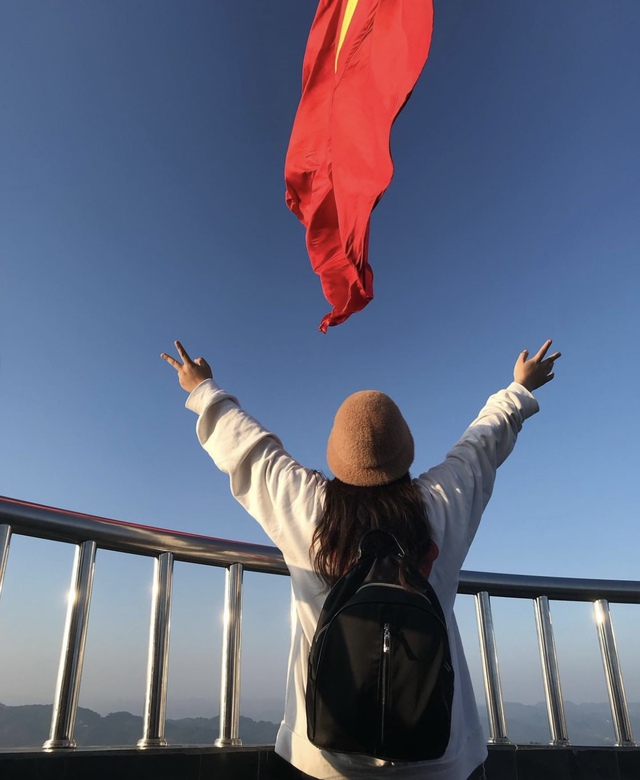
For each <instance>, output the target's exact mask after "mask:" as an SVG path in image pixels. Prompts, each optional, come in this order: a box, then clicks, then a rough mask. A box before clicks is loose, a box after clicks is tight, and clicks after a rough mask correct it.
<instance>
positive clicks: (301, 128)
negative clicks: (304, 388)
mask: <svg viewBox="0 0 640 780" xmlns="http://www.w3.org/2000/svg"><path fill="white" fill-rule="evenodd" d="M432 31H433V0H320V4H319V6H318V10H317V12H316V16H315V19H314V21H313V24H312V26H311V32H310V33H309V40H308V41H307V49H306V52H305V57H304V65H303V74H302V98H301V100H300V105H299V107H298V112H297V114H296V118H295V121H294V124H293V130H292V133H291V140H290V142H289V149H288V152H287V159H286V163H285V180H286V185H287V193H286V199H287V205H288V206H289V208H290V209H291V211H293V213H294V214H295V215H296V216H297V217H298V218H299V219H300V221H301V222H302V223H303V225H304V226H305V228H306V239H307V249H308V252H309V258H310V260H311V265H312V267H313V270H314V271H315V272H316V273H317V274H318V275H319V276H320V280H321V283H322V290H323V292H324V295H325V297H326V299H327V300H328V301H329V303H330V304H331V306H332V307H333V308H332V311H331V312H330V313H329V314H327V315H326V316H325V317H324V318H323V319H322V322H321V324H320V330H321V331H323V332H325V333H326V330H327V327H329V326H330V325H339V324H340V323H341V322H344V321H345V320H346V319H347V318H348V317H349V316H350V315H351V314H353V313H354V312H356V311H360V309H363V308H364V307H365V306H366V305H367V303H369V301H370V300H371V299H372V298H373V273H372V271H371V267H370V266H369V261H368V248H369V222H370V219H371V212H372V211H373V209H374V208H375V206H376V205H377V203H378V201H379V200H380V198H381V197H382V195H383V194H384V191H385V190H386V188H387V187H388V186H389V183H390V182H391V178H392V176H393V161H392V159H391V153H390V150H389V139H390V135H391V127H392V125H393V122H394V120H395V118H396V117H397V115H398V114H399V113H400V111H401V110H402V107H403V106H404V104H405V103H406V101H407V100H408V98H409V96H410V95H411V92H412V90H413V88H414V86H415V84H416V82H417V80H418V77H419V76H420V72H421V71H422V68H423V67H424V64H425V62H426V60H427V56H428V54H429V46H430V44H431V34H432Z"/></svg>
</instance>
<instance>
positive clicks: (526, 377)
mask: <svg viewBox="0 0 640 780" xmlns="http://www.w3.org/2000/svg"><path fill="white" fill-rule="evenodd" d="M550 346H551V339H547V341H545V342H544V344H543V345H542V346H541V347H540V349H539V350H538V352H537V353H536V354H535V355H534V357H532V358H531V359H528V358H529V350H528V349H525V350H524V351H523V352H521V353H520V354H519V355H518V359H517V360H516V365H515V367H514V369H513V378H514V379H515V381H516V382H519V383H520V384H521V385H523V387H526V388H527V390H528V391H529V392H530V393H532V392H533V391H534V390H537V388H538V387H542V385H546V384H547V382H550V381H551V380H552V379H553V377H554V376H555V374H554V373H553V364H554V362H555V361H556V360H557V359H558V358H559V357H560V352H554V353H553V354H552V355H549V357H545V355H546V354H547V352H548V350H549V347H550Z"/></svg>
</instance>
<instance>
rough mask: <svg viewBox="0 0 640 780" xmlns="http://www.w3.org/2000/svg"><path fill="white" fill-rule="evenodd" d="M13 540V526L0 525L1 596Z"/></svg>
mask: <svg viewBox="0 0 640 780" xmlns="http://www.w3.org/2000/svg"><path fill="white" fill-rule="evenodd" d="M10 541H11V526H10V525H6V524H3V525H0V596H1V595H2V583H3V582H4V573H5V571H6V570H7V560H8V558H9V542H10Z"/></svg>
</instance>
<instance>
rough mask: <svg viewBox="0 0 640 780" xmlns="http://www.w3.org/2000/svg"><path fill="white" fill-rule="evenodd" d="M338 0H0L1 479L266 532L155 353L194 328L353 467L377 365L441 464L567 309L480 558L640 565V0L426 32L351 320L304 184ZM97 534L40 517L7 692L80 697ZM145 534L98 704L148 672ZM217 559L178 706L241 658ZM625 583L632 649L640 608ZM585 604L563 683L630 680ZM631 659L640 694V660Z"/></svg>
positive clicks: (275, 674)
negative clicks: (609, 667) (72, 625)
mask: <svg viewBox="0 0 640 780" xmlns="http://www.w3.org/2000/svg"><path fill="white" fill-rule="evenodd" d="M314 10H315V8H314V3H313V2H311V0H304V2H293V1H291V2H285V1H284V0H281V2H279V3H275V4H274V3H263V2H258V0H243V1H242V2H237V0H236V1H234V2H231V1H230V0H228V1H227V0H222V1H221V2H216V3H211V2H205V1H204V0H191V2H190V3H187V4H185V3H178V2H177V1H176V0H171V1H168V0H153V2H151V0H137V1H136V2H135V3H131V2H125V1H124V0H109V1H108V2H107V1H106V0H92V2H89V3H87V2H79V1H78V0H65V1H64V2H62V1H60V0H58V1H52V2H47V3H44V2H35V0H5V2H4V3H2V6H1V7H0V74H1V76H0V104H1V105H2V107H3V109H2V112H3V121H2V122H1V123H0V149H2V154H1V155H0V215H1V220H0V252H1V257H2V286H1V290H0V296H1V298H0V302H1V310H0V326H1V331H0V333H1V341H0V398H1V401H2V406H1V410H2V411H1V413H2V435H1V438H0V493H1V494H4V495H8V496H12V497H16V498H21V499H24V500H28V501H34V502H39V503H44V504H50V505H54V506H59V507H64V508H68V509H74V510H79V511H85V512H89V513H92V514H97V515H103V516H107V517H115V518H119V519H123V520H128V521H131V522H141V523H146V524H152V525H159V526H165V527H169V528H175V529H181V530H190V531H193V532H197V533H205V534H211V535H215V536H221V537H229V538H236V539H243V540H251V541H256V542H266V541H267V540H266V537H265V536H264V534H263V533H262V531H261V530H260V529H259V528H258V527H257V525H256V524H255V523H254V522H253V521H252V520H251V519H250V518H248V517H247V516H246V515H245V514H244V513H243V511H242V510H241V509H240V508H238V507H237V506H236V505H235V504H234V502H233V500H232V499H231V497H230V495H229V493H228V488H227V485H226V480H225V478H224V477H223V476H222V475H219V474H217V473H216V471H215V469H214V468H213V466H212V464H211V463H210V461H208V459H207V457H206V456H205V455H204V453H203V452H202V451H201V450H200V449H199V447H198V445H197V441H196V439H195V436H194V432H193V427H194V423H195V418H194V417H193V415H192V414H191V413H190V412H187V411H186V410H184V408H183V403H184V400H185V395H184V393H183V391H182V390H181V389H180V387H179V386H178V384H177V382H176V380H175V376H174V374H173V372H172V371H171V370H170V369H169V368H168V367H167V366H166V365H165V364H164V362H163V361H161V360H160V358H159V354H160V352H162V351H165V350H168V349H170V348H171V345H172V342H173V340H174V339H175V338H180V339H181V340H182V341H183V343H184V344H185V346H186V347H187V348H188V349H189V350H190V351H191V353H192V354H193V355H204V356H206V357H207V358H208V360H209V362H210V363H211V365H212V366H213V369H214V373H215V376H216V378H217V379H218V381H219V382H220V383H221V384H222V385H223V386H225V387H226V388H228V389H229V390H231V391H233V392H234V393H235V394H237V395H238V397H239V398H240V399H241V401H242V403H243V404H244V406H245V407H246V408H247V409H249V410H250V411H251V412H252V413H253V414H254V415H255V416H256V417H258V419H260V420H261V421H263V422H264V423H265V424H266V425H268V426H270V427H271V428H272V429H273V430H274V431H275V432H276V433H278V435H280V437H281V438H282V439H283V441H284V442H285V445H286V446H287V447H288V449H289V450H290V452H291V453H292V454H293V455H294V456H295V457H297V458H298V459H299V460H300V461H302V462H303V463H305V465H308V466H310V467H314V468H320V469H325V468H326V462H325V458H324V449H325V444H326V436H327V433H328V430H329V427H330V424H331V420H332V417H333V414H334V412H335V409H336V408H337V406H338V405H339V403H340V401H341V400H342V399H343V398H344V397H345V396H346V395H347V394H348V393H350V392H352V391H354V390H357V389H362V388H369V387H375V388H379V389H381V390H384V391H386V392H388V393H389V394H390V395H392V396H393V397H394V398H395V399H396V400H397V402H398V404H399V405H400V407H401V408H402V410H403V411H404V413H405V416H406V418H407V420H408V422H409V424H410V425H411V427H412V429H413V431H414V434H415V438H416V444H417V452H416V470H417V471H420V470H423V469H426V468H428V467H429V466H430V465H432V464H433V463H435V462H437V461H439V460H440V459H442V457H443V456H444V454H445V453H446V451H447V449H448V448H449V447H450V446H451V444H453V442H454V441H455V440H456V438H457V437H458V436H459V434H460V433H461V432H462V431H463V430H464V427H465V426H466V424H467V423H468V422H469V421H470V420H471V419H473V417H474V416H475V413H476V412H477V410H478V409H479V408H480V406H481V405H482V404H483V402H484V400H485V399H486V397H487V396H488V395H489V394H490V393H491V392H493V391H495V390H497V389H499V388H500V387H502V386H504V385H506V384H507V383H508V382H509V381H510V379H511V371H512V366H513V363H514V361H515V358H516V356H517V354H518V352H519V351H520V350H522V349H524V348H525V347H527V348H529V349H532V350H533V349H535V348H537V347H538V345H539V344H540V343H541V342H542V341H543V340H544V339H545V338H547V337H552V338H553V339H554V347H556V348H558V349H560V350H561V351H562V352H563V358H562V360H561V361H560V362H559V363H558V365H557V371H556V373H557V379H556V380H555V381H554V382H553V384H552V385H550V386H547V387H544V388H542V389H541V390H540V391H539V393H538V397H539V399H540V402H541V407H542V411H541V413H540V415H538V416H537V417H536V418H534V419H533V420H531V421H530V422H529V423H527V426H526V429H525V430H524V431H523V434H522V438H521V440H520V441H519V443H518V446H517V448H516V452H515V453H514V455H513V456H512V458H511V459H510V460H509V461H508V462H507V463H506V464H505V466H504V467H503V469H502V470H501V473H500V475H499V478H498V482H497V487H496V493H495V495H494V498H493V499H492V502H491V504H490V506H489V509H488V510H487V512H486V515H485V519H484V522H483V525H482V527H481V530H480V532H479V534H478V537H477V540H476V542H475V544H474V546H473V548H472V550H471V552H470V555H469V557H468V559H467V562H466V568H469V569H480V570H487V571H508V572H522V573H532V574H549V575H564V576H578V577H606V578H622V579H640V577H639V576H638V568H637V550H638V548H639V546H640V530H639V528H638V520H637V518H638V513H637V495H636V494H637V490H636V485H637V470H638V463H639V457H638V456H639V455H640V452H639V449H640V448H639V444H638V442H639V441H640V437H639V436H638V434H639V432H640V430H639V425H638V418H637V413H636V404H637V398H638V386H639V384H640V371H639V367H638V365H639V364H638V359H637V356H636V339H637V334H638V324H639V323H638V320H639V317H638V305H637V300H636V298H637V289H638V282H639V281H640V279H639V276H640V273H639V271H638V258H639V256H640V219H639V216H640V208H639V207H640V175H639V171H640V166H639V161H638V141H637V139H638V138H639V137H640V104H639V101H638V99H637V96H638V93H639V87H640V53H639V51H638V47H637V36H636V30H637V29H638V23H640V6H638V4H637V2H635V0H618V2H616V3H611V2H606V1H605V0H588V1H587V2H585V1H584V0H564V2H562V3H557V2H552V1H551V0H541V1H540V2H538V3H535V4H532V3H525V2H524V1H523V0H516V1H515V2H514V0H496V1H495V2H492V3H488V2H475V1H474V2H472V0H447V2H444V1H443V0H436V20H435V31H434V38H433V44H432V49H431V54H430V58H429V61H428V63H427V66H426V68H425V71H424V73H423V75H422V78H421V80H420V82H419V84H418V86H417V88H416V90H415V92H414V95H413V97H412V99H411V101H410V102H409V104H408V105H407V107H406V109H405V110H404V112H403V114H402V115H401V116H400V118H399V120H398V122H397V123H396V126H395V128H394V132H393V137H392V149H393V155H394V160H395V166H396V174H395V178H394V181H393V183H392V185H391V187H390V189H389V191H388V192H387V194H386V195H385V197H384V199H383V200H382V202H381V204H380V205H379V207H378V208H377V209H376V211H375V213H374V216H373V221H372V236H371V253H370V255H371V257H370V259H371V263H372V266H373V270H374V274H375V290H376V297H375V299H374V301H373V302H372V303H371V304H370V305H369V306H368V307H367V308H366V309H365V310H364V311H363V312H361V313H359V314H357V315H355V316H353V317H352V318H351V319H350V320H349V321H348V322H347V323H345V324H344V325H341V326H339V327H337V328H333V329H331V330H330V332H329V333H328V334H327V335H326V336H323V335H321V334H319V333H318V332H317V330H316V328H317V325H318V322H319V320H320V318H321V317H322V315H323V314H324V313H325V312H326V311H327V304H326V302H325V301H324V299H323V297H322V294H321V290H320V284H319V280H318V279H317V277H315V275H314V274H313V273H312V271H311V268H310V265H309V262H308V259H307V257H306V254H305V248H304V235H303V229H302V227H301V226H300V225H299V224H298V222H297V220H296V219H295V217H294V216H293V215H292V214H291V213H289V212H288V210H287V209H286V207H285V205H284V197H283V196H284V183H283V164H284V155H285V152H286V147H287V142H288V135H289V132H290V129H291V124H292V121H293V117H294V114H295V110H296V106H297V101H298V99H299V92H300V73H301V60H302V55H303V52H304V45H305V42H306V36H307V32H308V28H309V25H310V23H311V20H312V17H313V13H314ZM70 560H71V551H70V550H67V549H66V548H64V549H58V548H55V549H54V548H53V546H52V545H49V544H46V543H44V542H35V541H30V540H24V539H18V538H16V539H14V542H13V543H12V556H11V557H10V561H9V567H8V572H7V579H6V583H5V592H4V593H3V597H2V603H1V604H0V634H2V635H3V636H4V637H11V638H10V639H9V640H8V641H7V642H5V641H3V643H0V644H1V646H0V660H1V661H2V663H0V669H2V672H1V673H0V674H1V675H4V677H2V676H0V701H5V702H6V703H18V702H19V701H27V700H29V701H50V700H51V697H52V693H53V690H52V689H53V678H54V677H55V666H56V663H57V660H56V659H57V652H58V647H59V641H60V634H61V630H62V615H63V609H64V603H63V602H64V591H65V589H66V587H67V585H68V577H69V566H70ZM147 563H148V562H146V561H129V560H125V559H124V558H123V557H122V556H116V555H114V554H109V555H108V554H106V553H103V554H101V555H100V556H99V560H98V570H97V574H96V586H95V588H96V596H95V603H94V612H93V615H92V623H91V627H90V635H89V640H88V658H87V669H86V672H85V677H84V686H83V693H82V695H81V703H84V704H85V705H86V706H92V704H93V706H94V707H95V708H100V707H102V708H103V709H107V708H108V707H110V706H112V704H106V703H105V702H106V701H107V699H108V698H109V695H110V694H113V695H112V697H111V699H109V701H110V702H112V701H116V700H118V701H123V702H124V701H125V700H126V699H127V696H129V695H130V698H133V699H135V698H136V696H137V693H136V692H137V691H141V690H142V681H141V680H140V679H139V674H138V670H139V669H144V654H145V647H144V646H145V643H146V631H147V629H146V621H147V614H148V590H149V582H148V575H149V571H150V568H149V566H147ZM221 581H222V580H221V577H219V572H210V571H204V572H200V571H187V570H186V567H185V568H182V567H179V568H178V569H177V572H176V595H175V602H174V613H173V625H174V628H175V632H174V639H173V645H172V671H171V683H170V685H171V689H170V711H171V702H174V703H175V702H178V700H180V699H191V700H193V699H195V698H197V697H198V696H200V695H202V696H203V697H204V698H205V699H206V698H207V697H208V695H209V693H208V691H209V689H208V688H207V687H206V685H204V683H203V680H204V679H206V680H207V681H208V682H207V685H210V687H211V690H213V689H215V686H216V684H217V683H216V681H215V678H216V676H217V674H218V669H217V663H218V661H217V659H218V656H217V655H216V653H218V649H217V645H218V634H217V632H218V622H217V621H218V620H219V605H220V600H221V593H220V587H219V585H220V582H221ZM286 593H287V590H286V582H285V581H279V582H278V583H272V582H266V583H264V582H263V580H261V579H258V580H257V584H256V582H254V578H251V577H249V578H248V587H247V595H246V598H247V605H246V621H247V629H246V633H245V645H244V649H245V666H246V669H247V671H246V678H245V692H246V694H247V697H249V696H250V695H251V696H254V698H256V699H257V698H259V697H265V698H268V697H271V696H273V697H276V698H277V696H279V695H280V690H281V685H282V680H283V670H284V658H283V653H285V652H286V650H285V647H286V641H285V637H286V625H287V612H286V610H287V607H286ZM272 604H273V605H274V608H273V609H272V608H271V605H272ZM276 604H277V609H275V605H276ZM496 609H497V612H498V613H499V612H500V609H503V611H504V626H505V627H504V630H503V634H504V637H503V640H502V641H503V643H504V648H505V650H504V655H505V656H512V657H513V656H516V657H517V658H518V660H519V661H520V659H521V658H522V657H523V654H525V655H526V654H527V653H528V652H529V651H528V650H526V649H525V648H524V645H525V644H526V645H532V644H533V641H534V635H533V633H531V641H528V640H527V642H525V641H524V640H523V647H520V646H519V645H518V642H519V641H520V640H519V639H517V638H515V635H516V634H517V635H518V637H519V636H520V628H519V626H520V625H521V623H522V635H523V636H525V635H527V633H526V632H528V631H532V626H533V617H532V616H533V612H532V610H531V609H530V607H529V605H520V606H519V608H518V611H517V615H516V610H515V609H514V610H512V608H511V606H510V605H504V607H503V606H502V605H498V607H497V608H496ZM460 610H461V620H462V619H463V618H464V619H465V620H466V619H467V617H468V618H469V620H468V622H469V625H470V626H471V613H470V610H469V609H467V607H466V606H465V605H464V603H461V606H460ZM558 612H559V613H562V614H564V606H563V605H559V606H558ZM276 613H277V616H276ZM467 613H469V614H468V616H467ZM521 613H526V615H525V617H521ZM617 614H618V613H616V612H615V611H614V618H616V615H617ZM619 614H620V619H619V620H617V622H616V629H617V630H618V633H619V637H618V638H619V642H620V645H621V652H622V653H623V661H624V652H629V654H630V655H629V657H630V658H632V655H631V647H632V646H633V643H635V642H636V641H637V637H635V636H634V635H633V632H632V631H631V630H630V629H628V628H627V622H628V619H629V618H630V616H629V615H628V612H626V611H625V610H619ZM272 615H273V617H272ZM580 615H582V612H580V610H578V609H577V608H575V609H574V611H573V612H570V613H568V614H567V616H566V618H565V619H563V620H562V621H556V622H557V623H559V625H558V626H557V630H558V633H559V639H558V641H559V643H560V642H561V641H562V637H563V632H564V635H566V646H567V650H566V653H567V655H570V654H571V653H574V656H573V660H567V661H566V677H567V678H572V675H575V676H576V680H575V682H574V683H571V682H567V680H564V683H565V688H566V689H568V690H567V693H568V695H570V696H571V697H572V698H574V699H578V698H579V696H580V695H584V697H585V698H586V699H589V698H599V697H602V698H604V687H603V686H601V687H598V686H597V685H596V683H593V687H592V688H589V687H587V686H586V683H585V678H586V677H589V679H591V678H592V677H594V678H595V677H596V676H598V675H599V671H598V664H599V661H598V658H597V647H596V646H595V645H593V648H594V649H593V653H592V654H591V656H589V659H583V658H582V653H583V652H584V653H586V652H587V651H586V650H585V649H584V648H585V647H586V646H589V647H591V646H592V644H593V642H594V641H595V633H594V632H593V630H592V626H591V625H590V622H589V621H590V618H589V616H588V615H586V616H584V619H582V618H581V617H580ZM268 618H270V619H271V620H273V621H274V622H275V624H274V625H271V623H270V622H269V619H268ZM525 618H526V620H525ZM581 621H582V622H581ZM463 622H464V621H463ZM525 622H526V628H525V627H524V626H525ZM514 626H518V629H517V630H514V629H513V627H514ZM581 632H583V633H584V636H585V637H587V636H588V637H589V638H588V640H587V639H586V638H585V639H584V640H583V639H581V637H582V636H583V634H582V633H581ZM527 636H528V635H527ZM203 637H204V639H203ZM469 637H470V640H469V642H470V644H471V645H472V644H473V643H474V642H475V639H474V638H473V633H472V631H471V629H469ZM625 642H626V644H625ZM626 648H629V649H628V650H626ZM472 649H473V648H472ZM589 652H591V651H589ZM123 659H124V660H123ZM530 660H531V675H528V674H527V675H521V674H519V670H518V667H516V666H515V665H513V664H511V665H509V663H508V661H507V658H506V657H505V659H504V661H503V665H504V667H505V671H504V675H505V677H506V680H507V683H506V684H505V688H506V689H507V690H506V691H505V694H506V696H507V698H509V693H510V690H511V691H512V692H513V695H512V696H511V698H516V696H517V697H519V698H520V699H521V700H527V699H529V700H532V701H537V700H539V699H541V698H542V693H541V687H540V685H539V683H538V682H537V678H538V677H539V672H538V666H537V663H538V662H537V660H536V658H535V654H534V653H533V651H531V652H530ZM473 663H474V662H473V661H472V664H473ZM630 665H631V664H630V663H628V664H627V666H628V667H629V666H630ZM7 669H11V671H10V672H7ZM592 669H593V670H595V671H594V673H593V674H592V671H591V670H592ZM623 670H624V671H625V676H626V681H627V687H628V688H629V689H630V690H629V691H628V692H629V695H630V698H635V699H638V698H639V697H640V674H639V673H638V672H636V671H635V670H632V669H631V668H629V669H626V668H625V667H624V666H623ZM562 671H563V670H562V668H561V672H562ZM141 673H142V672H140V674H141ZM129 674H130V677H129ZM265 679H267V682H265ZM523 679H525V680H526V681H527V682H526V684H525V683H522V682H521V681H522V680H523ZM534 679H535V682H534ZM509 680H511V681H512V682H511V683H509ZM272 681H274V682H272ZM113 706H115V705H113ZM133 707H134V705H133V704H131V705H130V708H133ZM177 710H178V705H177V704H176V705H175V711H177ZM213 710H215V705H214V706H213V707H212V711H213Z"/></svg>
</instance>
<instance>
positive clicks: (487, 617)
mask: <svg viewBox="0 0 640 780" xmlns="http://www.w3.org/2000/svg"><path fill="white" fill-rule="evenodd" d="M476 615H477V619H478V638H479V640H480V654H481V656H482V671H483V676H484V690H485V694H486V697H487V715H488V717H489V732H490V735H489V744H491V745H506V744H510V743H511V740H510V739H509V737H508V736H507V726H506V722H505V717H504V702H503V700H502V685H501V684H500V669H499V665H498V650H497V648H496V638H495V632H494V629H493V617H492V615H491V601H490V599H489V594H488V593H487V591H481V592H480V593H476Z"/></svg>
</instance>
